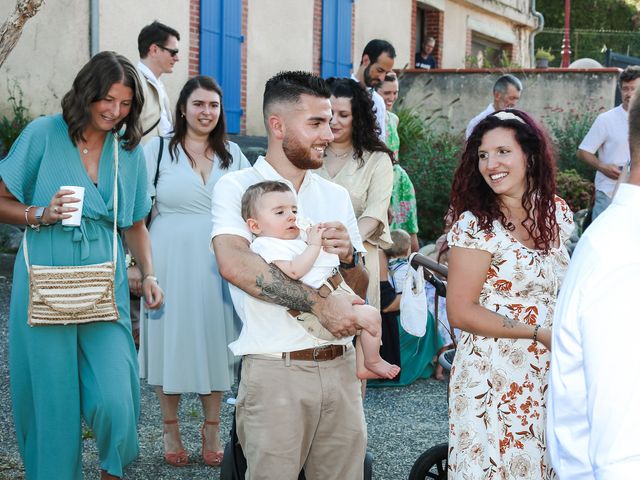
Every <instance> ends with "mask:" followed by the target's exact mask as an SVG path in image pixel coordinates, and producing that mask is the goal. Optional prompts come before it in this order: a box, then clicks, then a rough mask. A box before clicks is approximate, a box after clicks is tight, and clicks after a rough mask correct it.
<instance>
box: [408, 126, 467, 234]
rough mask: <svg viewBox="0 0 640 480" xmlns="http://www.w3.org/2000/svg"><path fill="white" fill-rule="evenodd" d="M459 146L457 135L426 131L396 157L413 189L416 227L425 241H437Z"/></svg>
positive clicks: (441, 229)
mask: <svg viewBox="0 0 640 480" xmlns="http://www.w3.org/2000/svg"><path fill="white" fill-rule="evenodd" d="M401 126H402V123H400V124H399V127H401ZM463 144H464V140H463V138H462V135H461V134H457V135H454V134H452V133H449V132H446V133H434V132H433V131H427V132H425V134H424V136H423V137H422V138H421V139H420V140H419V141H415V142H411V143H409V144H407V145H405V149H404V153H401V155H400V163H401V165H402V166H403V167H404V169H405V170H406V171H407V173H408V174H409V177H411V181H412V182H413V186H414V187H415V190H416V201H417V204H418V226H419V228H420V236H421V237H423V238H425V239H428V240H430V239H435V238H438V237H439V236H440V235H441V234H442V232H443V230H444V216H445V214H446V213H447V210H448V209H449V192H450V191H451V183H452V182H453V173H454V172H455V169H456V167H457V165H458V159H459V157H460V150H461V149H462V146H463ZM401 145H402V144H401Z"/></svg>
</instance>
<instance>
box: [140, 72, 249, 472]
mask: <svg viewBox="0 0 640 480" xmlns="http://www.w3.org/2000/svg"><path fill="white" fill-rule="evenodd" d="M175 118H176V123H175V126H174V128H175V132H174V135H173V136H172V137H170V138H166V139H162V141H161V139H160V138H159V137H158V138H155V139H152V140H151V141H150V142H149V143H147V145H145V155H146V158H147V169H148V175H149V191H150V192H151V194H152V195H153V196H155V200H156V203H155V206H154V214H153V215H152V217H153V220H152V222H151V226H150V234H151V243H152V245H153V259H154V265H155V266H156V272H157V275H158V281H159V283H160V285H161V286H162V288H163V290H164V291H165V292H166V297H167V301H166V304H165V305H164V306H163V307H162V309H160V310H158V311H157V312H146V313H145V314H143V315H142V320H141V329H140V334H141V336H140V354H139V359H140V370H141V372H140V373H141V377H142V378H146V379H147V381H148V383H149V384H150V385H155V386H156V393H157V395H158V399H159V401H160V408H161V410H162V416H163V423H164V424H163V433H164V434H163V440H164V452H165V454H164V458H165V460H166V462H167V463H169V464H171V465H174V466H178V467H180V466H184V465H186V464H187V463H188V462H189V456H188V454H187V452H186V451H185V450H184V446H183V445H182V441H181V439H180V432H179V428H178V418H177V415H178V404H179V402H180V394H182V393H189V392H195V393H198V394H199V395H200V400H201V402H202V407H203V411H204V424H203V426H202V434H201V436H202V452H201V454H202V457H203V460H204V462H205V463H206V464H207V465H211V466H218V465H220V463H221V461H222V454H223V451H222V446H221V444H220V440H219V423H220V401H221V396H222V392H223V391H225V390H229V389H230V388H231V384H232V383H233V355H232V354H231V352H230V351H229V349H228V348H227V345H228V344H229V343H231V342H232V341H234V340H235V330H234V313H233V305H232V303H231V299H230V296H229V291H228V286H227V284H226V282H225V281H224V280H222V278H221V276H220V273H219V272H218V267H217V264H216V259H215V257H214V254H213V252H212V251H211V249H210V247H209V241H210V238H211V227H212V225H211V196H212V194H213V187H214V185H215V184H216V182H217V181H218V179H220V177H221V176H222V175H224V174H226V173H227V172H230V171H233V170H238V169H241V168H246V167H249V166H250V164H249V162H248V161H247V159H246V158H245V156H244V155H243V154H242V152H241V151H240V148H239V147H238V146H237V145H236V144H235V143H232V142H229V141H227V139H226V128H225V117H224V109H223V107H222V92H221V90H220V87H219V86H218V84H217V83H216V82H215V81H214V80H213V79H212V78H210V77H206V76H198V77H194V78H192V79H190V80H189V81H188V82H187V83H186V84H185V86H184V87H183V88H182V92H181V93H180V98H179V99H178V102H177V106H176V112H175ZM161 147H162V151H161V152H160V148H161ZM156 173H157V174H158V175H157V177H156Z"/></svg>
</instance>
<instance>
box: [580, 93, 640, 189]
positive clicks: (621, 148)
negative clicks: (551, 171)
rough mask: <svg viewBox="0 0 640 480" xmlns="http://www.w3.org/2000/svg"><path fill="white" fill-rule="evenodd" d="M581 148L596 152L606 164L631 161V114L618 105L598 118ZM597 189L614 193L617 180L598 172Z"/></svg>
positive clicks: (621, 164) (623, 163)
mask: <svg viewBox="0 0 640 480" xmlns="http://www.w3.org/2000/svg"><path fill="white" fill-rule="evenodd" d="M578 148H579V149H580V150H584V151H585V152H589V153H593V154H595V153H596V152H598V159H599V160H600V161H601V162H603V163H606V164H612V165H618V166H619V167H624V166H625V165H627V164H628V163H629V159H630V155H631V154H630V153H629V114H628V113H627V111H626V110H625V109H624V108H622V105H618V106H617V107H616V108H612V109H611V110H608V111H606V112H604V113H601V114H600V115H598V117H597V118H596V120H595V122H593V125H591V128H590V129H589V132H588V133H587V136H586V137H584V140H582V143H581V144H580V146H579V147H578ZM595 186H596V190H600V191H601V192H603V193H605V194H607V195H608V196H609V197H611V196H612V195H613V191H614V190H615V187H616V181H615V180H613V179H611V178H609V177H607V176H606V175H604V174H603V173H601V172H596V179H595Z"/></svg>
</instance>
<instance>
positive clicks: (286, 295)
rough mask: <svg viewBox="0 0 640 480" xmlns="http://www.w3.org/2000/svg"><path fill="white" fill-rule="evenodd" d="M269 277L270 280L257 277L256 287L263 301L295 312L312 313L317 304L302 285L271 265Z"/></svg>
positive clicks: (261, 276) (262, 276)
mask: <svg viewBox="0 0 640 480" xmlns="http://www.w3.org/2000/svg"><path fill="white" fill-rule="evenodd" d="M267 276H268V277H269V278H265V276H264V275H258V277H256V286H257V287H258V288H260V296H261V297H262V299H264V300H267V301H271V302H273V303H276V304H278V305H282V306H285V307H287V308H290V309H293V310H300V311H301V312H307V313H309V312H311V309H312V307H313V306H314V305H315V302H314V301H313V300H312V299H311V298H309V292H308V291H307V289H305V287H304V285H303V284H302V283H300V282H298V281H296V280H292V279H291V278H289V277H288V276H286V275H285V274H284V273H282V270H280V269H279V268H278V267H276V266H275V265H271V264H269V274H268V275H267Z"/></svg>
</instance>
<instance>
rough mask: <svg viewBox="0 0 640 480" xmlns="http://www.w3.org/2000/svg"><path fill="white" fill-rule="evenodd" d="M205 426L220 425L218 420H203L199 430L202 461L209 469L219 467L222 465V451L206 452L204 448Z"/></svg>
mask: <svg viewBox="0 0 640 480" xmlns="http://www.w3.org/2000/svg"><path fill="white" fill-rule="evenodd" d="M207 425H220V420H213V421H209V420H205V421H204V424H203V425H202V428H201V429H200V434H201V435H202V459H203V460H204V463H205V464H206V465H209V466H210V467H219V466H220V465H221V464H222V459H223V458H224V450H218V451H214V450H207V449H205V447H204V440H205V438H204V429H205V427H206V426H207Z"/></svg>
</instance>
